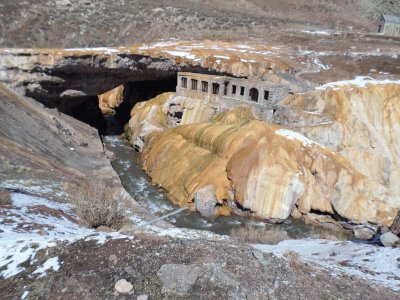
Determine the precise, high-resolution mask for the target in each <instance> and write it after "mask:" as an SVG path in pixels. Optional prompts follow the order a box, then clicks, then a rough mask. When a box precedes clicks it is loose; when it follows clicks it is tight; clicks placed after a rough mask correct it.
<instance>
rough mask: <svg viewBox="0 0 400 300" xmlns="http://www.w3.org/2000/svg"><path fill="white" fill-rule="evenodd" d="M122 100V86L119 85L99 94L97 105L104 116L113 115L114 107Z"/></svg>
mask: <svg viewBox="0 0 400 300" xmlns="http://www.w3.org/2000/svg"><path fill="white" fill-rule="evenodd" d="M123 101H124V86H123V85H119V86H117V87H116V88H114V89H112V90H111V91H108V92H106V93H104V94H101V95H99V107H100V109H101V112H102V114H103V115H105V116H113V115H115V109H116V108H117V107H119V106H120V104H121V103H122V102H123Z"/></svg>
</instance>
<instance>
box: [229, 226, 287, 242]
mask: <svg viewBox="0 0 400 300" xmlns="http://www.w3.org/2000/svg"><path fill="white" fill-rule="evenodd" d="M230 236H231V238H233V239H234V240H237V241H239V242H244V243H262V244H272V245H274V244H278V243H279V242H282V241H284V240H289V239H290V237H289V236H288V234H287V232H286V231H284V230H282V229H280V228H265V227H256V226H251V225H248V224H246V226H244V227H240V228H237V229H236V228H235V229H232V230H231V232H230Z"/></svg>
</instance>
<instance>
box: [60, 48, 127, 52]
mask: <svg viewBox="0 0 400 300" xmlns="http://www.w3.org/2000/svg"><path fill="white" fill-rule="evenodd" d="M65 51H83V52H86V51H96V52H104V53H106V54H111V53H119V52H120V51H119V50H118V49H115V48H109V47H94V48H67V49H65Z"/></svg>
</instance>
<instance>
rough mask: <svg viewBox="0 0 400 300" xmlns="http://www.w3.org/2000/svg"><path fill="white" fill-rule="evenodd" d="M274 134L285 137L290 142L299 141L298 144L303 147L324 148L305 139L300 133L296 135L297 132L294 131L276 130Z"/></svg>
mask: <svg viewBox="0 0 400 300" xmlns="http://www.w3.org/2000/svg"><path fill="white" fill-rule="evenodd" d="M275 133H276V134H277V135H280V136H283V137H285V138H287V139H289V140H292V141H294V140H297V141H300V142H302V144H303V145H304V146H309V147H310V146H313V145H316V146H319V147H321V148H325V147H324V146H322V145H321V144H318V143H316V142H314V141H312V140H310V139H309V138H306V137H305V136H304V135H302V134H301V133H298V132H295V131H291V130H287V129H278V130H276V131H275Z"/></svg>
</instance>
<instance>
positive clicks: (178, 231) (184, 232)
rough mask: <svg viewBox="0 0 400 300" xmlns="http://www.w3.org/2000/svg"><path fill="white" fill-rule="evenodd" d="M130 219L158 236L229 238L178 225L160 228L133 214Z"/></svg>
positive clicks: (138, 226) (195, 238) (140, 227)
mask: <svg viewBox="0 0 400 300" xmlns="http://www.w3.org/2000/svg"><path fill="white" fill-rule="evenodd" d="M130 219H131V220H132V221H133V222H134V223H135V224H136V226H137V228H138V229H140V230H144V231H147V232H151V233H153V234H156V235H158V236H169V237H176V238H181V239H188V240H197V239H207V240H226V239H228V237H227V236H223V235H219V234H215V233H213V232H211V231H206V230H196V229H189V228H177V227H171V228H160V227H158V226H155V225H153V224H149V225H147V226H144V225H146V224H147V223H148V221H144V220H142V219H141V218H139V217H137V216H131V217H130Z"/></svg>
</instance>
